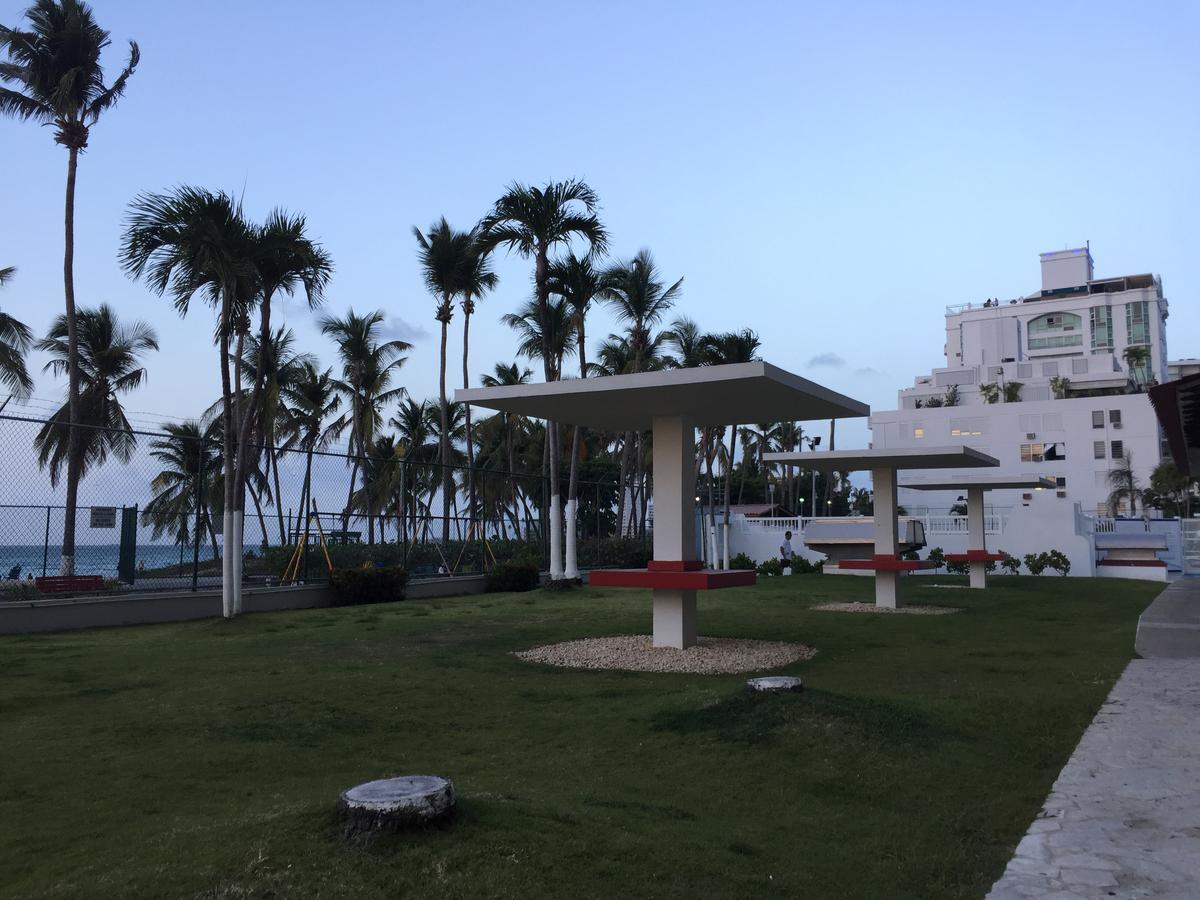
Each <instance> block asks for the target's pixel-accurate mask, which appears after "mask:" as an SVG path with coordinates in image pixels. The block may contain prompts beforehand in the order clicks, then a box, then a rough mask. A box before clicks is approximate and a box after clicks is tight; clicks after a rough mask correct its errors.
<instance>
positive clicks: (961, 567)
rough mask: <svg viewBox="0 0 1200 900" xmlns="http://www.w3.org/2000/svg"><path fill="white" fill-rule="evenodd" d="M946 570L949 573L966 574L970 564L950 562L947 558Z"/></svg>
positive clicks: (969, 569)
mask: <svg viewBox="0 0 1200 900" xmlns="http://www.w3.org/2000/svg"><path fill="white" fill-rule="evenodd" d="M946 571H947V572H949V573H950V574H951V575H966V574H967V573H969V572H970V571H971V564H970V563H967V562H951V561H949V560H947V561H946Z"/></svg>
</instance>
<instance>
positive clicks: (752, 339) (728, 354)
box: [708, 328, 762, 569]
mask: <svg viewBox="0 0 1200 900" xmlns="http://www.w3.org/2000/svg"><path fill="white" fill-rule="evenodd" d="M761 344H762V342H761V341H760V340H759V339H758V335H757V334H755V333H754V332H753V331H751V330H750V329H749V328H743V329H742V330H741V331H728V332H725V333H723V334H715V335H713V336H712V337H711V338H709V341H708V345H709V349H708V353H709V361H710V362H711V363H712V364H713V365H733V364H736V363H747V362H752V361H753V360H756V359H758V348H759V347H760V346H761ZM737 435H738V427H737V425H730V426H729V452H728V453H727V454H726V457H725V498H724V499H725V523H724V534H723V540H722V545H721V550H722V552H721V568H723V569H728V568H729V518H730V516H729V504H730V493H729V492H730V486H731V484H732V482H733V463H734V456H735V454H736V452H737Z"/></svg>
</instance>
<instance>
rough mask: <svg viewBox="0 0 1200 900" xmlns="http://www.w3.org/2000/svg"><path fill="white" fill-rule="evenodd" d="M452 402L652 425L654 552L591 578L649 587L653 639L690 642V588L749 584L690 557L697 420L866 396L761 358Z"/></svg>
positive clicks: (745, 417)
mask: <svg viewBox="0 0 1200 900" xmlns="http://www.w3.org/2000/svg"><path fill="white" fill-rule="evenodd" d="M454 399H455V402H458V403H470V404H472V405H474V406H482V407H486V408H488V409H496V410H502V411H505V412H513V413H519V414H521V415H526V416H531V417H533V418H539V419H546V420H548V421H551V422H557V423H562V424H570V425H583V426H586V427H590V428H597V429H603V430H606V431H640V430H646V429H649V430H651V431H652V432H653V465H654V558H653V559H652V560H651V561H650V563H649V565H648V566H647V567H646V568H645V569H597V570H593V571H592V573H591V575H590V581H591V583H592V584H595V585H606V586H612V587H648V588H650V589H651V590H652V591H653V596H654V601H653V609H654V639H653V640H654V646H656V647H677V648H685V647H690V646H692V645H694V644H695V643H696V635H697V631H696V591H697V590H709V589H713V588H721V587H733V586H736V585H746V584H753V583H754V581H755V573H754V572H753V571H748V570H747V571H742V570H724V571H722V570H713V569H703V568H702V565H703V564H702V563H701V562H700V561H699V560H697V559H696V533H695V532H696V516H695V489H696V485H695V483H694V478H695V463H696V428H698V427H701V426H706V425H740V424H745V423H748V422H770V421H779V420H784V419H786V420H797V421H806V420H812V419H831V418H832V419H838V418H849V417H857V416H866V415H869V414H870V408H869V407H868V406H867V405H866V404H865V403H860V402H859V401H857V400H852V399H851V398H849V397H846V396H844V395H842V394H839V393H837V392H836V391H832V390H830V389H828V388H826V387H823V386H821V385H819V384H816V383H814V382H812V381H808V380H807V379H805V378H801V377H799V376H798V375H793V374H792V373H790V372H785V371H784V370H783V369H780V368H777V367H776V366H772V365H771V364H770V363H766V362H761V361H758V362H749V363H736V364H733V365H726V366H704V367H701V368H695V369H673V370H669V371H666V372H642V373H638V374H635V375H613V376H609V377H605V378H586V379H577V380H571V381H555V382H550V383H543V384H522V385H513V386H504V387H490V388H471V389H469V390H458V391H455V392H454Z"/></svg>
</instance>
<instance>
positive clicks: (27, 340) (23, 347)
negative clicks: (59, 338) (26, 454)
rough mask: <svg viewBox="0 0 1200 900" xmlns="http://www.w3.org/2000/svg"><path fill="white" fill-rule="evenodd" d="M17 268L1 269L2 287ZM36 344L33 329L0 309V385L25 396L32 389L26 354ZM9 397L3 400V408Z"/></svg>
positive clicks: (0, 279) (0, 406) (0, 404)
mask: <svg viewBox="0 0 1200 900" xmlns="http://www.w3.org/2000/svg"><path fill="white" fill-rule="evenodd" d="M16 272H17V270H16V269H14V268H12V267H11V266H10V267H9V268H7V269H0V287H3V286H4V285H5V284H6V283H7V282H9V281H11V280H12V277H13V275H15V274H16ZM32 346H33V332H32V331H30V330H29V327H28V326H27V325H25V324H24V323H22V322H18V321H17V320H16V319H14V318H13V317H12V316H10V315H8V314H7V313H3V312H0V385H4V386H5V387H7V388H8V389H9V390H10V391H11V392H12V393H11V396H12V397H16V398H17V399H18V400H24V399H25V398H26V397H28V396H29V394H30V392H31V391H32V390H33V379H32V378H30V377H29V370H28V369H27V368H25V354H26V353H28V352H29V350H30V348H31V347H32ZM8 400H9V398H7V397H6V398H5V400H4V403H0V410H2V409H4V407H5V406H6V405H7V403H8Z"/></svg>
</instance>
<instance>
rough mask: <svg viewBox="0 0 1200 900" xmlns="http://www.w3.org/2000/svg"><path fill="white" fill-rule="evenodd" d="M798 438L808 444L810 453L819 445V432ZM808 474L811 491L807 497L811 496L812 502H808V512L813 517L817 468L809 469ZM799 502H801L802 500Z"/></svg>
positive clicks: (815, 510)
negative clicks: (810, 479)
mask: <svg viewBox="0 0 1200 900" xmlns="http://www.w3.org/2000/svg"><path fill="white" fill-rule="evenodd" d="M800 440H801V441H803V442H805V443H807V444H808V450H809V452H810V453H811V452H812V451H814V450H816V449H817V448H818V447H820V446H821V436H820V435H819V434H818V435H817V436H816V437H810V438H806V437H801V438H800ZM809 474H810V475H812V493H811V494H809V497H811V498H812V502H811V504H810V509H809V512H811V513H812V514H813V518H814V519H815V518H816V517H817V470H816V469H810V470H809ZM801 502H803V500H802V501H801Z"/></svg>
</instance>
